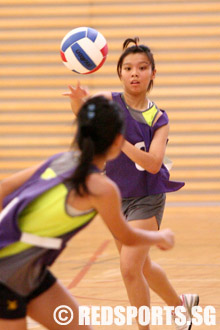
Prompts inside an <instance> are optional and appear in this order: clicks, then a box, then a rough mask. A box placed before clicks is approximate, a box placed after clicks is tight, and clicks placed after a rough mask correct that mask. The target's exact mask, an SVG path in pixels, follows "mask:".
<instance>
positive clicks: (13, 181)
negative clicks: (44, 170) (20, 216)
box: [0, 163, 42, 211]
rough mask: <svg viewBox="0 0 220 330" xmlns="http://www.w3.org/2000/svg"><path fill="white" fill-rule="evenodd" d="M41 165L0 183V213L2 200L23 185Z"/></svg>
mask: <svg viewBox="0 0 220 330" xmlns="http://www.w3.org/2000/svg"><path fill="white" fill-rule="evenodd" d="M41 165H42V163H41V164H38V165H35V166H33V167H30V168H28V169H25V170H23V171H20V172H18V173H15V174H13V175H11V176H10V177H8V178H6V179H4V180H3V181H1V183H0V211H1V210H2V202H3V199H4V198H5V197H6V196H8V195H9V194H11V193H12V192H13V191H15V190H17V189H18V188H19V187H20V186H21V185H23V184H24V183H25V182H26V181H27V180H28V179H29V178H30V177H31V176H32V175H33V174H34V173H35V172H36V170H37V169H38V168H39V167H40V166H41Z"/></svg>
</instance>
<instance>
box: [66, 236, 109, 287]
mask: <svg viewBox="0 0 220 330" xmlns="http://www.w3.org/2000/svg"><path fill="white" fill-rule="evenodd" d="M110 241H111V240H110V239H108V240H105V241H104V242H103V243H102V244H101V245H100V246H99V248H98V249H97V250H96V251H95V252H94V254H93V255H92V257H91V258H90V259H89V261H88V262H87V263H86V264H85V266H84V267H83V268H82V270H81V271H80V272H79V273H78V274H77V275H76V276H75V278H74V279H73V280H72V282H71V283H70V284H69V285H68V289H72V288H74V287H76V286H77V284H79V282H80V281H81V280H82V279H83V277H84V276H85V275H86V273H87V272H88V271H89V269H90V268H91V267H92V265H93V264H94V262H95V261H96V259H97V258H98V257H99V256H100V255H101V254H102V253H103V251H104V250H105V249H106V247H107V246H108V244H109V243H110Z"/></svg>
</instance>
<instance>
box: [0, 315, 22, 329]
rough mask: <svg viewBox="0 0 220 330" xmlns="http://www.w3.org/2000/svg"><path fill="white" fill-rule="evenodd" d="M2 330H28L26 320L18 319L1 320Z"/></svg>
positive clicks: (0, 326) (0, 327)
mask: <svg viewBox="0 0 220 330" xmlns="http://www.w3.org/2000/svg"><path fill="white" fill-rule="evenodd" d="M0 329H1V330H15V329H16V330H26V329H27V325H26V319H25V318H22V319H16V320H6V319H0Z"/></svg>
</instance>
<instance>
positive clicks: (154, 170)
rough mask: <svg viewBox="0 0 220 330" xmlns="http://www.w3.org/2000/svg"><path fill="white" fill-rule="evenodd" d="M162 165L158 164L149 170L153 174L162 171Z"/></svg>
mask: <svg viewBox="0 0 220 330" xmlns="http://www.w3.org/2000/svg"><path fill="white" fill-rule="evenodd" d="M160 168H161V166H160V167H159V166H157V167H154V168H152V169H151V171H149V172H150V173H151V174H157V173H158V172H159V171H160Z"/></svg>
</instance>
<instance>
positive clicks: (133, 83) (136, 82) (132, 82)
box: [131, 80, 140, 85]
mask: <svg viewBox="0 0 220 330" xmlns="http://www.w3.org/2000/svg"><path fill="white" fill-rule="evenodd" d="M139 84H140V83H139V81H137V80H132V81H131V85H139Z"/></svg>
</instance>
